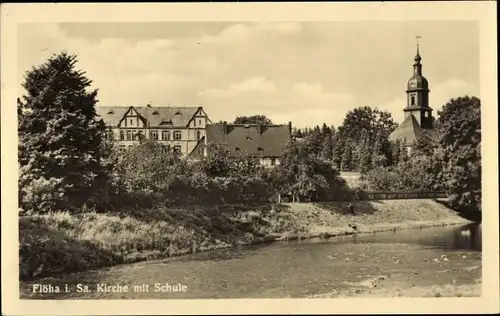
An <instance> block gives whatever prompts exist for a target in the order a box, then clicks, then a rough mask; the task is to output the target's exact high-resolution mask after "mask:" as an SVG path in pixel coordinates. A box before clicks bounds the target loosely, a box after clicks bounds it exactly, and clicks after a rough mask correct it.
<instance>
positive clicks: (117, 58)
mask: <svg viewBox="0 0 500 316" xmlns="http://www.w3.org/2000/svg"><path fill="white" fill-rule="evenodd" d="M417 35H418V36H420V37H421V39H420V40H419V41H420V54H421V56H422V64H423V75H424V76H425V77H426V78H427V79H428V81H429V89H430V90H431V92H430V97H429V98H430V106H431V107H432V108H433V109H435V110H436V111H435V112H434V115H437V113H436V112H437V110H439V109H440V108H441V107H442V106H443V105H444V104H445V103H446V102H447V101H448V100H449V99H450V98H453V97H459V96H464V95H474V96H478V97H480V94H479V87H480V86H479V28H478V25H477V23H475V22H468V21H463V22H462V21H456V22H454V21H420V22H418V21H383V22H382V21H381V22H378V21H376V22H364V21H352V22H349V21H347V22H346V21H338V22H298V23H295V22H289V23H284V22H270V23H264V22H262V23H260V22H250V23H244V22H234V23H229V22H182V23H179V22H151V23H114V22H113V23H38V24H33V23H30V24H28V23H26V24H19V25H18V54H17V56H18V80H19V81H18V82H19V87H20V86H21V83H22V82H23V75H24V73H25V72H26V71H27V70H29V69H30V68H31V67H33V66H37V65H40V64H42V63H43V62H44V61H46V60H47V58H49V57H50V56H51V55H52V54H54V53H60V52H62V51H66V52H68V53H70V54H76V55H77V56H78V60H79V62H78V63H77V65H76V66H77V68H79V69H81V70H84V71H85V72H86V74H87V77H88V78H89V79H91V80H92V81H93V83H92V87H93V88H97V89H99V94H98V99H99V105H108V106H134V105H136V106H137V105H146V104H151V105H153V106H203V108H204V110H205V112H206V113H207V114H208V116H209V117H210V119H211V120H212V121H213V122H218V121H221V120H222V121H224V120H226V121H233V120H234V118H235V117H237V116H244V115H255V114H263V115H266V116H268V117H269V118H271V119H272V120H273V122H275V123H277V124H287V123H288V122H289V121H291V122H292V124H293V125H294V126H296V127H305V126H314V125H316V124H322V123H323V122H326V123H327V124H328V125H334V126H339V125H341V124H342V121H343V119H344V117H345V115H346V113H347V112H348V111H349V110H352V109H354V108H356V107H358V106H365V105H369V106H372V107H377V108H379V109H381V110H386V111H389V112H391V114H392V116H393V117H394V119H395V120H396V121H397V122H400V121H402V119H403V111H402V109H403V108H404V107H405V106H406V98H405V90H406V83H407V81H408V79H409V78H410V77H411V76H412V64H413V58H414V56H415V53H416V41H417V40H416V36H417ZM21 93H23V91H22V89H20V91H19V94H21Z"/></svg>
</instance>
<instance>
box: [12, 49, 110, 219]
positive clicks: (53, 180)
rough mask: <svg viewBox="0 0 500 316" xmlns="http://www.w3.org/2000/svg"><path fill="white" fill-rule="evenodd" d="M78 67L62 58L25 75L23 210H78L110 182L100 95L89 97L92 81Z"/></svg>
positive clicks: (21, 105)
mask: <svg viewBox="0 0 500 316" xmlns="http://www.w3.org/2000/svg"><path fill="white" fill-rule="evenodd" d="M76 63H77V58H76V56H75V55H68V54H66V53H62V54H59V55H54V56H52V57H51V58H50V59H49V60H48V61H47V62H45V63H44V64H42V65H40V66H38V67H33V69H31V70H30V71H28V72H27V73H26V74H25V81H24V83H23V85H22V86H23V88H24V89H25V93H26V94H25V95H24V96H23V97H22V100H21V99H18V122H19V125H18V132H19V165H20V171H21V173H20V179H19V187H20V194H19V197H20V201H19V202H20V205H21V206H22V207H23V208H32V209H37V210H38V211H40V212H45V211H48V210H49V209H50V208H68V209H71V210H78V209H79V208H80V207H81V206H82V205H83V204H85V203H86V201H87V200H88V199H90V198H92V195H93V193H94V192H95V191H96V189H98V188H99V187H101V186H102V185H105V183H106V181H107V172H106V168H105V166H103V159H104V158H105V157H104V153H103V152H102V150H101V149H102V148H101V140H102V138H103V137H105V133H106V129H105V127H104V123H103V122H102V121H101V120H98V119H97V118H96V114H95V109H94V106H95V104H96V102H97V90H93V91H90V92H89V91H87V90H88V88H89V87H90V85H91V81H90V80H89V79H87V78H86V77H85V73H84V72H83V71H79V70H76V69H75V64H76ZM48 191H52V192H53V193H51V194H48ZM37 195H38V196H37ZM37 201H42V202H41V203H38V202H37Z"/></svg>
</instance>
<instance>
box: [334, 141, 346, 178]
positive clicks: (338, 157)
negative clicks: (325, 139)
mask: <svg viewBox="0 0 500 316" xmlns="http://www.w3.org/2000/svg"><path fill="white" fill-rule="evenodd" d="M343 154H344V142H343V140H342V139H337V141H336V142H335V144H334V146H333V157H332V162H333V165H334V166H335V168H336V169H337V170H341V165H342V156H343Z"/></svg>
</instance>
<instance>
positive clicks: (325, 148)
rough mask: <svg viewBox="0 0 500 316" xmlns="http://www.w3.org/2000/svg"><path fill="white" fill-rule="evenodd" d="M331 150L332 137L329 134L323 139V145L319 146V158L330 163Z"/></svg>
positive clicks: (331, 157)
mask: <svg viewBox="0 0 500 316" xmlns="http://www.w3.org/2000/svg"><path fill="white" fill-rule="evenodd" d="M333 149H334V148H333V136H332V135H331V134H326V135H325V136H324V138H323V144H322V146H321V158H323V159H324V160H326V161H332V159H333Z"/></svg>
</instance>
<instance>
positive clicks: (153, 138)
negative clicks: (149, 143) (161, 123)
mask: <svg viewBox="0 0 500 316" xmlns="http://www.w3.org/2000/svg"><path fill="white" fill-rule="evenodd" d="M151 139H152V140H158V131H151Z"/></svg>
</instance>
